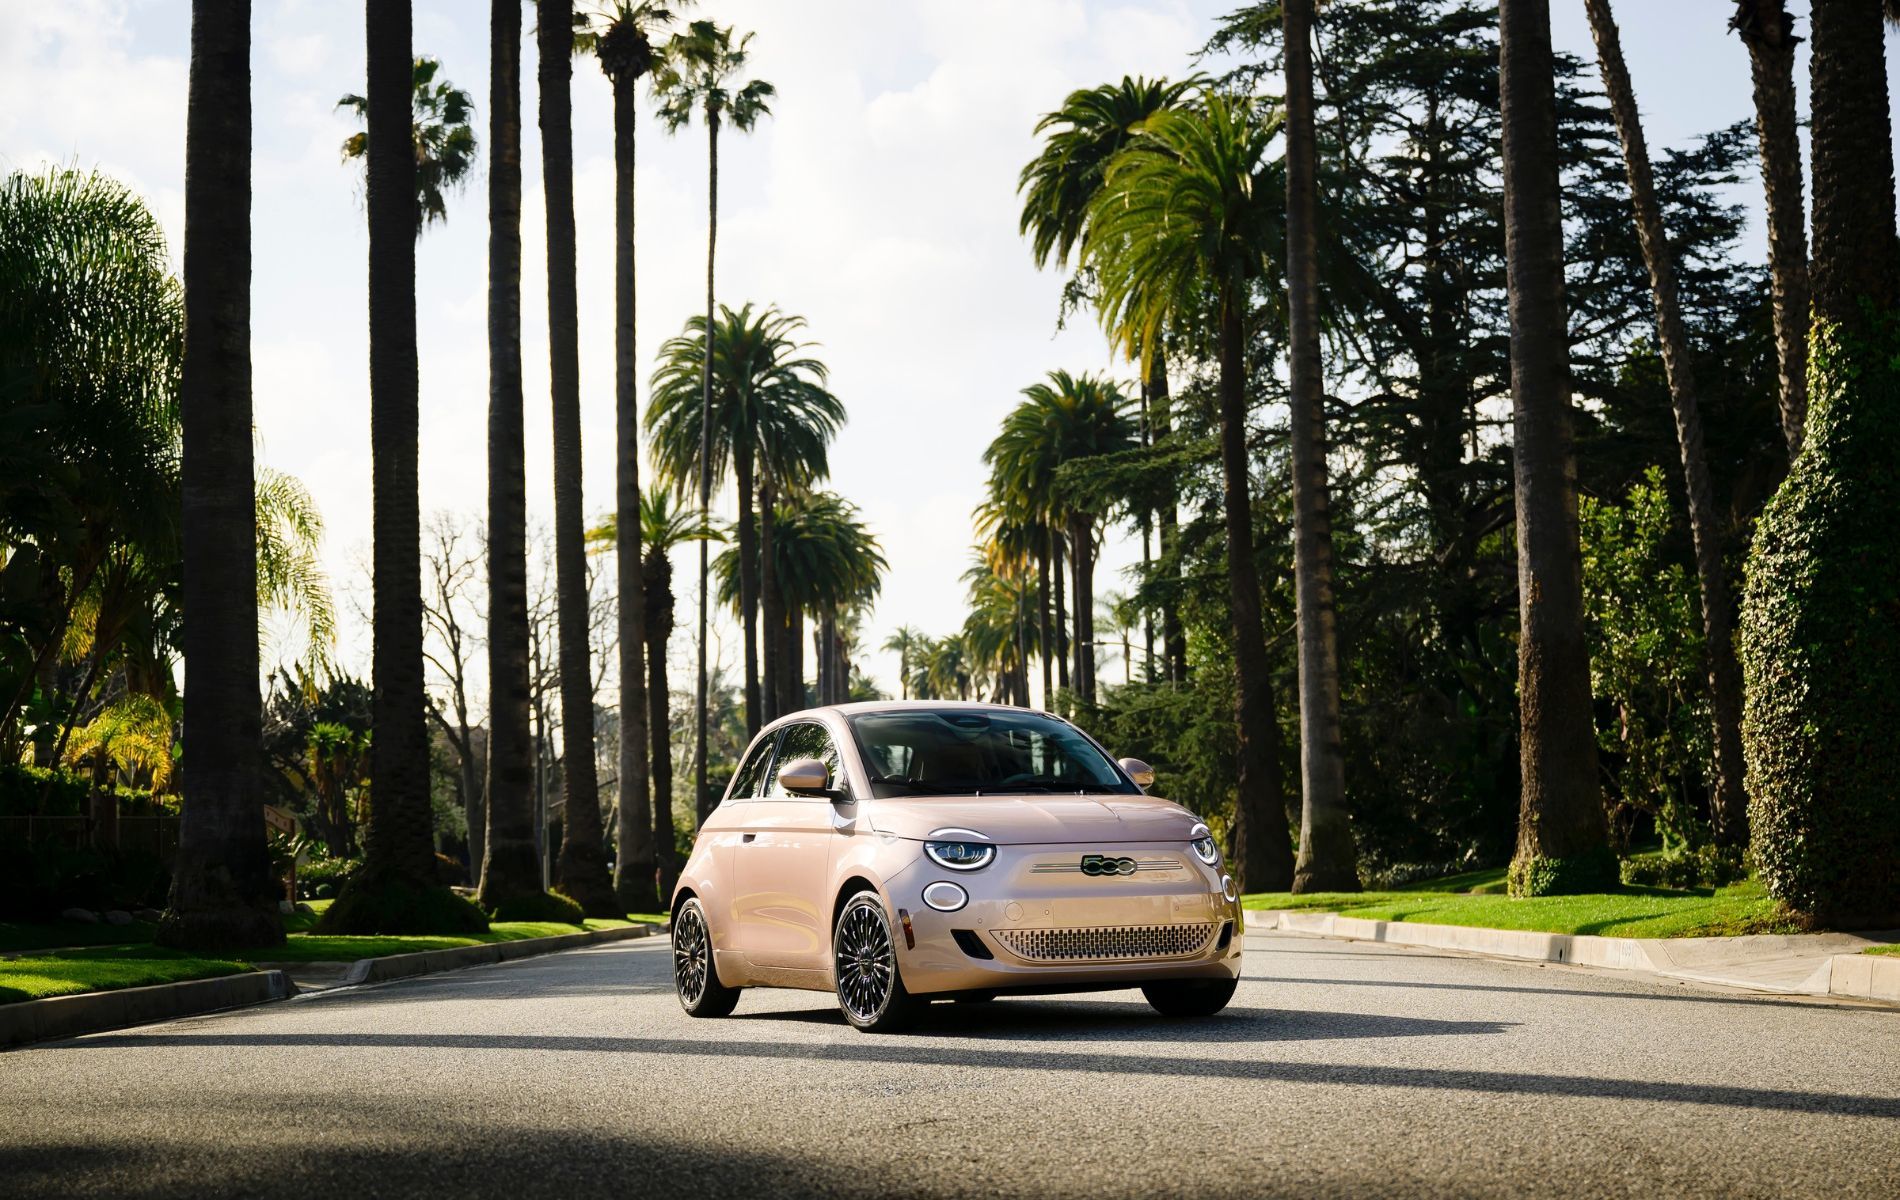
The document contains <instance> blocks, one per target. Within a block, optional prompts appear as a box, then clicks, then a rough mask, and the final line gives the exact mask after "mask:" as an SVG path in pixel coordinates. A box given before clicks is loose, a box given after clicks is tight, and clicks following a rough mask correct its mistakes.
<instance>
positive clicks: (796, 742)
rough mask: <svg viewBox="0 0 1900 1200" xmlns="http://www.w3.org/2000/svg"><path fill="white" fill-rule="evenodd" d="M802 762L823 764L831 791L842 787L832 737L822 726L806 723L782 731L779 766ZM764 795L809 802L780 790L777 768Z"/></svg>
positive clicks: (841, 772) (841, 769)
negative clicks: (802, 760)
mask: <svg viewBox="0 0 1900 1200" xmlns="http://www.w3.org/2000/svg"><path fill="white" fill-rule="evenodd" d="M801 758H815V759H817V760H818V761H819V762H821V763H823V764H825V767H826V768H827V769H828V770H830V772H831V786H832V787H834V788H841V787H843V786H844V783H843V782H842V778H843V768H842V767H841V766H840V765H839V761H838V747H837V744H836V743H834V742H833V741H832V740H831V734H830V733H829V732H827V731H826V729H825V727H824V726H823V725H819V724H817V723H816V722H809V721H805V722H800V723H799V724H797V725H787V726H786V727H785V729H784V732H783V734H782V735H781V737H780V739H779V752H778V762H779V764H781V765H783V764H787V763H794V762H797V761H798V760H799V759H801ZM765 794H766V795H768V796H770V797H771V798H772V799H775V800H809V799H812V797H810V796H794V795H792V794H791V793H789V792H787V791H786V790H785V789H784V788H782V787H780V786H779V784H778V772H777V770H776V768H775V769H774V771H773V777H772V779H771V780H769V781H768V787H767V789H766V793H765Z"/></svg>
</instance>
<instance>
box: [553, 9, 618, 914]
mask: <svg viewBox="0 0 1900 1200" xmlns="http://www.w3.org/2000/svg"><path fill="white" fill-rule="evenodd" d="M535 46H536V51H537V53H536V77H537V80H538V82H539V84H540V96H541V99H540V125H541V187H542V192H543V194H544V196H545V197H546V203H547V220H548V227H547V236H548V357H549V369H548V374H549V378H550V382H551V383H552V389H553V401H554V422H553V424H554V577H555V583H554V588H555V595H556V601H555V607H556V611H557V622H558V626H559V631H560V633H559V638H558V640H559V644H560V676H561V790H562V798H563V802H564V804H565V810H564V812H565V816H564V818H563V822H562V836H561V863H560V881H561V890H562V891H563V892H565V893H566V894H567V895H568V896H569V897H571V898H572V899H573V900H574V901H575V902H576V903H578V904H579V905H580V906H581V908H582V909H583V910H584V911H585V912H586V913H587V915H588V916H591V917H609V916H618V915H620V914H621V913H623V912H625V911H626V910H625V909H622V908H621V907H620V905H619V902H618V900H617V899H616V898H615V896H614V887H613V877H612V876H611V875H609V874H608V871H607V847H606V843H605V839H604V836H603V831H602V829H601V817H600V784H599V780H598V778H597V776H596V774H595V769H594V678H593V666H592V654H591V652H590V649H589V645H588V640H587V610H588V593H587V544H586V538H587V529H586V518H585V516H584V515H583V513H582V512H581V384H580V310H579V301H578V299H577V297H576V284H575V277H574V271H575V261H574V259H575V250H574V111H573V108H574V106H573V97H572V95H571V86H572V83H573V75H574V63H573V50H574V5H573V3H572V0H536V6H535Z"/></svg>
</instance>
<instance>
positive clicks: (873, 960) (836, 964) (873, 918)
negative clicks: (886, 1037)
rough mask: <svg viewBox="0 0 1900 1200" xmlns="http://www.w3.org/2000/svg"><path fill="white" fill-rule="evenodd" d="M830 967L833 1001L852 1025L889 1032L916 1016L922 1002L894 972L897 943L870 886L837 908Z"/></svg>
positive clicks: (867, 1031)
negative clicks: (835, 996) (834, 988)
mask: <svg viewBox="0 0 1900 1200" xmlns="http://www.w3.org/2000/svg"><path fill="white" fill-rule="evenodd" d="M831 967H832V978H833V979H834V980H836V981H837V988H838V1007H839V1009H840V1010H842V1011H843V1012H844V1019H845V1020H847V1021H849V1022H851V1024H852V1026H853V1028H856V1029H862V1030H864V1031H865V1032H866V1033H895V1032H897V1031H898V1030H901V1029H905V1028H908V1027H909V1026H910V1025H911V1024H912V1023H913V1022H914V1021H916V1019H917V1014H918V1013H919V1012H920V1011H921V1010H922V1009H923V1007H924V1002H923V1001H921V1000H919V999H917V997H915V996H913V995H911V994H910V992H909V991H908V990H906V989H905V987H904V980H903V978H902V977H901V976H900V975H899V974H898V973H897V944H896V942H895V940H894V939H893V938H892V937H891V921H890V918H889V917H888V916H886V915H885V912H884V902H883V901H882V900H879V899H878V897H877V893H876V892H859V893H858V894H857V895H855V896H853V897H851V899H849V900H847V901H846V902H845V906H844V907H843V908H842V909H840V910H839V912H838V925H837V928H836V929H835V930H834V931H833V933H832V938H831Z"/></svg>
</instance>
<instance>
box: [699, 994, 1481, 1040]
mask: <svg viewBox="0 0 1900 1200" xmlns="http://www.w3.org/2000/svg"><path fill="white" fill-rule="evenodd" d="M733 1016H734V1018H735V1019H738V1020H746V1021H798V1022H803V1023H810V1024H817V1025H837V1026H843V1025H844V1023H845V1020H844V1015H843V1014H842V1013H840V1012H839V1011H838V1010H837V1008H835V1007H833V1006H830V1005H827V1006H826V1007H824V1008H796V1009H781V1010H777V1011H765V1012H750V1011H746V1010H745V1009H744V1008H742V1009H741V1011H739V1012H737V1013H735V1014H733ZM1515 1024H1516V1023H1515V1022H1505V1021H1442V1020H1432V1019H1427V1018H1421V1017H1388V1016H1380V1015H1377V1014H1372V1013H1346V1012H1310V1011H1304V1010H1289V1009H1271V1008H1240V1007H1238V1006H1229V1007H1228V1008H1226V1009H1224V1010H1223V1011H1222V1012H1221V1014H1220V1015H1219V1016H1217V1017H1209V1018H1205V1019H1202V1020H1193V1021H1180V1020H1169V1019H1168V1018H1166V1017H1161V1016H1157V1015H1156V1014H1155V1012H1154V1010H1153V1009H1151V1008H1149V1007H1148V1006H1147V1005H1146V1004H1144V1003H1132V1004H1131V1003H1115V1002H1108V1003H1103V1002H1100V1001H1095V1002H1090V1001H1048V1000H1027V999H1005V1000H996V1001H992V1002H990V1003H987V1004H933V1005H931V1006H930V1009H929V1011H928V1012H927V1013H926V1014H925V1015H924V1016H923V1017H922V1018H921V1021H920V1023H919V1025H918V1027H917V1029H916V1032H917V1033H918V1034H919V1035H922V1036H926V1037H980V1038H989V1039H1002V1040H1005V1041H1007V1040H1011V1039H1020V1040H1025V1041H1036V1042H1045V1041H1049V1040H1051V1039H1053V1040H1056V1041H1102V1040H1108V1039H1121V1040H1126V1039H1138V1040H1142V1041H1178V1040H1189V1041H1194V1042H1197V1043H1207V1042H1247V1043H1251V1044H1258V1043H1261V1042H1304V1041H1345V1040H1358V1039H1361V1038H1392V1037H1446V1036H1452V1035H1473V1034H1494V1033H1502V1032H1504V1031H1505V1030H1506V1029H1510V1028H1513V1027H1514V1026H1515Z"/></svg>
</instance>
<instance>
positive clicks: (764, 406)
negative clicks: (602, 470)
mask: <svg viewBox="0 0 1900 1200" xmlns="http://www.w3.org/2000/svg"><path fill="white" fill-rule="evenodd" d="M804 326H805V322H804V319H803V318H802V317H793V316H786V315H785V314H783V313H780V312H779V311H778V310H777V309H776V308H766V309H763V310H760V311H754V309H753V307H752V305H751V304H747V305H745V306H744V307H742V308H740V309H739V310H738V311H736V312H735V311H733V310H732V309H730V308H727V307H725V306H723V305H722V306H720V319H719V321H718V323H717V325H716V326H715V328H714V332H713V339H712V343H713V347H714V349H713V358H712V364H713V372H712V381H713V389H712V400H711V405H710V407H708V406H707V401H706V392H705V386H704V384H703V383H702V381H701V375H702V374H703V370H702V368H703V367H704V365H705V362H706V357H705V356H706V336H705V330H706V325H705V321H704V320H702V319H701V318H699V317H697V316H695V317H692V318H690V319H688V321H687V323H686V330H685V332H684V333H682V334H681V335H680V336H678V337H676V338H673V339H671V340H669V341H668V342H667V343H666V344H665V345H664V346H662V347H661V348H660V366H659V368H658V369H657V370H656V371H655V372H654V375H653V401H652V404H651V405H650V406H649V408H648V410H647V426H648V429H649V430H650V431H651V434H652V438H653V449H654V460H655V466H656V469H657V470H658V472H659V474H660V475H661V477H662V478H664V479H666V480H667V481H668V482H670V483H671V484H672V485H673V486H674V488H675V489H677V490H680V491H682V492H683V491H684V490H685V489H686V488H687V487H689V486H690V481H692V480H693V479H694V478H695V477H696V476H698V475H699V474H700V473H701V464H700V461H699V455H700V452H701V450H702V449H703V450H705V451H706V452H707V453H708V455H709V458H708V459H707V466H706V474H707V476H708V477H709V478H710V479H711V481H712V482H713V483H714V484H719V483H722V482H723V481H724V479H725V476H726V471H727V469H728V467H729V468H730V469H731V471H732V475H733V482H734V484H735V490H736V491H737V492H738V499H739V523H738V562H739V564H740V568H741V573H740V576H739V585H740V586H739V612H740V617H741V624H742V627H743V628H744V630H745V696H746V731H747V734H748V736H750V735H751V734H754V733H757V732H758V730H759V727H760V725H761V724H762V723H763V715H764V714H763V709H762V703H763V701H762V697H761V695H760V689H759V672H758V656H757V630H758V615H759V607H760V591H761V578H762V576H763V577H764V578H769V579H771V580H772V581H773V583H774V587H773V589H772V590H773V591H774V593H778V592H780V591H782V589H781V588H779V587H778V586H777V584H778V575H777V571H776V566H777V555H776V554H773V555H772V556H771V557H770V558H769V559H768V558H767V556H766V555H764V554H763V553H762V548H761V546H760V541H761V538H760V536H759V533H760V528H761V527H764V528H768V529H769V528H772V526H773V522H772V521H771V519H770V518H771V515H772V512H771V510H772V509H773V508H774V507H776V505H775V502H774V496H775V495H776V493H777V492H778V490H779V489H780V488H792V489H797V488H804V487H808V486H810V485H811V484H812V483H815V482H817V481H818V480H820V479H823V478H824V477H825V475H826V474H827V473H828V472H829V469H830V468H829V463H828V461H827V457H826V447H827V445H828V444H829V443H830V441H831V439H832V438H833V437H834V436H836V434H837V432H838V429H839V427H840V426H842V425H843V424H844V406H843V404H841V403H840V402H839V401H838V398H837V397H835V396H833V395H832V394H831V393H830V392H828V391H826V390H825V381H826V376H827V371H826V368H825V365H824V364H823V363H822V362H819V361H818V360H817V359H816V358H813V357H811V356H810V355H809V354H807V353H806V351H807V350H809V349H810V348H811V347H810V344H809V343H804V342H800V341H798V340H797V334H798V333H799V331H800V330H802V329H803V328H804ZM708 413H709V414H710V416H711V423H710V425H709V426H706V427H705V428H702V425H701V421H702V417H703V416H704V415H706V414H708ZM755 504H756V506H757V507H756V508H755ZM761 513H762V514H763V515H764V516H765V517H766V518H767V519H766V520H764V521H755V519H754V518H755V515H756V514H761ZM780 599H781V597H780V596H778V595H774V597H773V600H774V605H773V611H771V612H770V613H768V616H769V617H770V618H771V619H770V620H768V621H767V622H766V639H767V641H768V643H770V642H772V641H775V640H782V637H783V633H784V619H783V614H782V613H781V612H779V611H777V610H778V608H779V604H778V601H779V600H780ZM773 682H774V683H776V682H777V680H776V678H774V680H773ZM774 707H777V704H776V699H775V701H774Z"/></svg>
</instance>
